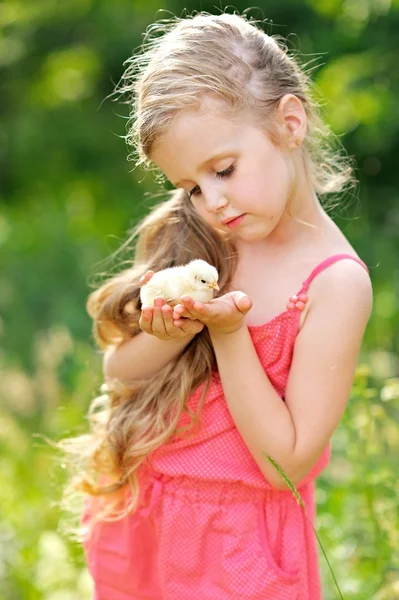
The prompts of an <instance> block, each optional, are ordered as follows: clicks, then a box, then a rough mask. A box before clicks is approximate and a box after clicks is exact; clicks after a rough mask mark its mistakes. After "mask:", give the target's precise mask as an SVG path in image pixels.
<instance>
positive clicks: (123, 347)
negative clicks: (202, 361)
mask: <svg viewBox="0 0 399 600" xmlns="http://www.w3.org/2000/svg"><path fill="white" fill-rule="evenodd" d="M139 325H140V328H141V329H142V332H140V333H139V334H137V335H135V336H134V337H133V338H132V339H130V340H128V341H127V342H123V343H122V344H120V345H119V346H117V347H112V348H111V349H110V350H107V352H106V353H105V356H104V362H103V371H104V376H105V379H106V380H107V379H118V380H119V381H121V382H122V383H125V384H128V383H129V382H130V381H134V380H138V379H151V378H152V377H153V376H154V375H156V374H157V373H158V371H159V370H160V369H162V368H163V367H165V366H166V365H167V364H168V363H169V362H171V361H172V360H174V359H175V358H176V357H177V356H178V355H179V354H180V353H181V352H182V351H183V350H184V348H185V347H186V346H187V345H188V344H189V342H191V340H192V339H193V338H194V337H195V335H197V333H199V332H200V331H202V329H203V328H204V325H203V324H202V323H200V322H199V321H197V320H191V319H181V320H180V321H179V325H178V326H177V325H175V321H174V319H173V310H172V308H171V307H170V306H168V305H167V304H165V302H164V300H163V299H162V298H157V299H156V300H155V306H154V308H152V307H144V308H143V310H142V312H141V317H140V320H139Z"/></svg>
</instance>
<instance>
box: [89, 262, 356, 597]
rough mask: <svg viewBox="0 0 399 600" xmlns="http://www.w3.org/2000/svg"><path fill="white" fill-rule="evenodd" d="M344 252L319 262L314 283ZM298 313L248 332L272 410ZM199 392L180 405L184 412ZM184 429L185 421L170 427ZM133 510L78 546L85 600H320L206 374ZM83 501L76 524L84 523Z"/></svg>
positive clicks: (298, 545)
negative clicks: (192, 424) (88, 578)
mask: <svg viewBox="0 0 399 600" xmlns="http://www.w3.org/2000/svg"><path fill="white" fill-rule="evenodd" d="M344 258H350V259H354V260H357V261H358V262H359V263H361V264H362V265H363V266H364V267H365V268H366V269H367V267H366V265H365V264H364V263H363V262H362V261H360V260H359V259H357V258H356V257H354V256H352V255H348V254H339V255H334V256H332V257H330V258H328V259H327V260H325V261H323V262H322V263H321V264H320V265H318V266H317V267H316V268H315V269H314V270H313V272H312V273H311V275H310V276H309V278H308V279H307V280H306V281H305V282H304V284H303V286H302V289H301V290H300V292H299V293H301V292H302V293H303V292H306V291H307V289H308V287H309V284H310V283H311V281H312V280H313V279H314V277H315V276H316V275H317V274H318V273H320V272H321V271H322V270H324V269H325V268H327V267H328V266H329V265H331V264H333V263H334V262H336V261H337V260H341V259H344ZM300 314H301V311H300V310H298V309H297V308H295V307H294V308H293V309H289V310H287V311H285V312H283V313H281V314H279V315H277V316H276V317H275V318H274V319H272V320H271V321H268V322H267V323H265V324H264V325H260V326H256V327H249V331H250V333H251V336H252V339H253V343H254V346H255V348H256V351H257V354H258V356H259V359H260V361H261V362H262V365H263V367H264V369H265V372H266V374H267V376H268V377H269V379H270V381H271V382H272V384H273V386H274V387H275V389H276V390H277V392H278V393H279V394H280V396H281V398H282V401H283V398H284V391H285V387H286V384H287V380H288V375H289V369H290V364H291V360H292V354H293V348H294V344H295V338H296V335H297V332H298V325H299V318H300ZM201 392H202V387H200V388H199V389H198V390H196V391H195V392H194V393H193V394H192V395H191V396H190V399H189V404H190V406H191V408H195V407H196V405H197V403H198V401H199V398H200V395H201ZM186 422H188V416H187V415H186V414H184V415H183V416H182V418H181V423H180V425H183V424H185V423H186ZM330 449H331V447H330V444H328V445H327V447H326V449H325V451H324V452H323V454H322V456H321V457H320V459H319V460H318V461H317V463H316V464H315V465H314V466H313V468H312V469H311V471H310V472H309V473H308V474H307V476H306V477H305V478H304V480H303V481H302V482H300V484H299V485H298V486H297V487H298V489H299V491H300V493H301V496H302V499H303V501H304V503H305V505H306V507H307V511H308V514H309V515H310V517H311V520H312V521H313V522H314V520H315V501H314V486H315V478H316V477H317V475H318V474H319V473H320V472H321V471H322V470H323V469H324V468H325V466H326V465H327V464H328V462H329V458H330ZM140 481H141V492H140V494H141V495H140V504H139V508H138V510H137V511H136V512H135V513H134V514H133V515H129V516H128V517H126V518H124V519H122V520H120V521H117V522H114V523H105V522H103V523H99V524H97V525H96V527H95V529H94V533H93V535H92V537H91V538H90V540H88V541H87V542H84V547H85V551H86V556H87V561H88V565H89V569H90V571H91V574H92V576H93V580H94V584H95V596H94V600H321V598H322V593H321V586H320V576H319V565H318V554H317V542H316V539H315V535H314V532H313V530H312V527H311V525H310V523H309V522H308V520H307V519H306V516H305V515H304V512H303V509H302V508H301V507H300V506H299V504H298V503H297V501H296V500H295V498H294V496H293V494H292V493H291V492H290V491H285V490H284V491H279V490H276V489H274V488H273V487H272V486H271V485H270V484H269V483H268V482H267V481H266V480H265V478H264V476H263V475H262V473H261V471H260V469H259V467H258V466H257V464H256V463H255V462H254V460H253V458H252V456H251V454H250V453H249V451H248V449H247V447H246V445H245V444H244V441H243V439H242V438H241V436H240V434H239V433H238V430H237V428H236V427H235V424H234V421H233V420H232V417H231V415H230V413H229V411H228V408H227V404H226V401H225V399H224V396H223V389H222V386H221V382H220V378H219V376H218V374H217V373H215V374H214V376H213V379H212V383H211V386H210V388H209V390H208V394H207V396H206V399H205V402H204V406H203V409H202V413H201V421H200V429H199V431H198V432H196V433H195V435H194V436H192V437H190V438H187V439H184V440H182V439H177V438H172V439H171V440H170V441H169V442H168V443H167V444H166V445H164V446H162V447H161V448H159V449H157V450H156V451H155V452H154V453H153V454H152V455H151V459H150V460H148V461H147V463H145V465H143V467H142V469H141V471H140ZM89 510H90V503H89V502H87V503H86V508H85V512H84V514H83V516H82V522H84V521H85V519H86V517H87V516H88V514H89Z"/></svg>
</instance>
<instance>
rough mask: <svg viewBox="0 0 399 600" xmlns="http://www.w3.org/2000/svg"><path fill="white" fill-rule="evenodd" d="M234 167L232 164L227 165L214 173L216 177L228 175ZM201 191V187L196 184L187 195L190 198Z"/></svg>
mask: <svg viewBox="0 0 399 600" xmlns="http://www.w3.org/2000/svg"><path fill="white" fill-rule="evenodd" d="M234 169H235V166H234V165H230V167H228V168H227V169H224V171H218V172H217V173H216V177H228V176H229V175H231V174H232V173H233V171H234ZM200 193H201V188H200V187H199V186H198V185H196V186H195V187H194V188H193V189H192V190H191V191H190V192H189V193H188V195H189V197H190V198H191V196H196V195H197V194H200Z"/></svg>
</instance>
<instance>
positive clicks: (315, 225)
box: [236, 194, 337, 259]
mask: <svg viewBox="0 0 399 600" xmlns="http://www.w3.org/2000/svg"><path fill="white" fill-rule="evenodd" d="M290 213H291V215H293V216H291V215H290V214H288V212H285V213H284V214H283V216H282V217H281V218H280V221H279V222H278V224H277V225H276V227H275V229H274V230H273V231H272V232H271V233H270V234H269V235H268V236H267V238H264V239H263V240H259V241H255V242H253V241H251V242H246V241H243V240H236V246H237V250H238V254H239V256H240V258H242V259H250V258H251V257H253V256H256V257H261V256H263V257H265V258H266V257H268V256H271V257H274V258H277V257H278V256H281V257H284V256H292V253H293V252H294V251H296V250H297V249H304V247H312V246H315V245H318V246H319V245H320V244H324V242H325V241H326V238H328V237H330V236H331V235H336V233H337V232H336V231H334V230H336V226H335V224H334V223H333V221H332V220H331V218H330V217H329V216H328V215H327V214H326V212H325V211H324V209H323V208H322V206H321V204H320V201H319V199H318V198H317V196H316V194H313V195H312V196H308V197H307V199H306V200H305V199H304V198H302V201H301V199H300V198H296V199H295V200H294V201H293V202H292V203H291V206H290ZM301 221H302V222H301Z"/></svg>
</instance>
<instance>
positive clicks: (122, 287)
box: [59, 13, 354, 520]
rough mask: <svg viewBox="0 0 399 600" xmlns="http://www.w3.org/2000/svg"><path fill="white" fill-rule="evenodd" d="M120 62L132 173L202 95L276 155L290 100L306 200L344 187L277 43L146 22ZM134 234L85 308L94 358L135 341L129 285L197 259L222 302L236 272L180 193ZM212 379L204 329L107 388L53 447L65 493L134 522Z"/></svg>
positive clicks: (301, 81)
mask: <svg viewBox="0 0 399 600" xmlns="http://www.w3.org/2000/svg"><path fill="white" fill-rule="evenodd" d="M160 34H163V35H160ZM126 63H127V68H126V70H125V73H124V75H123V76H122V79H121V81H120V83H119V84H118V86H117V87H116V89H115V92H114V94H115V95H117V96H123V95H127V102H128V103H129V105H130V106H131V114H130V116H131V119H130V120H129V126H128V127H129V129H128V133H127V136H126V139H127V141H128V143H130V144H131V145H132V147H133V148H134V152H135V159H136V163H137V165H142V166H144V167H146V168H147V169H153V168H154V166H153V164H152V161H151V154H152V151H153V149H154V144H155V142H156V141H157V140H158V139H159V138H160V136H162V134H163V133H165V132H166V131H167V130H168V128H169V127H170V126H171V124H172V122H173V120H174V119H175V118H176V117H177V116H178V115H179V114H180V113H181V112H182V111H184V110H186V109H190V108H196V107H198V106H199V103H200V101H201V98H202V97H203V96H204V94H212V95H215V96H217V97H219V98H222V99H224V100H226V101H227V102H228V105H229V106H230V108H231V111H232V114H233V113H239V111H242V110H247V109H248V108H250V109H251V111H252V112H253V115H254V116H255V117H256V118H257V120H258V122H259V123H260V124H261V125H262V127H264V128H265V129H266V131H267V132H268V133H269V135H270V137H271V139H272V140H273V141H274V142H275V143H276V144H277V143H279V135H278V130H277V128H276V127H275V120H274V118H273V117H274V114H275V111H276V108H277V106H278V104H279V101H280V100H281V98H282V97H283V96H284V95H285V94H288V93H290V94H294V95H296V96H297V97H298V98H299V99H300V100H301V102H302V104H303V106H304V109H305V111H306V115H307V123H308V129H307V135H306V139H305V140H304V143H303V146H302V148H301V152H302V160H303V165H304V167H305V169H306V172H307V175H308V177H309V178H310V181H311V183H312V186H313V188H314V190H315V192H316V193H317V194H318V195H319V196H323V195H325V194H331V193H336V192H341V191H343V190H344V189H346V188H347V187H348V186H351V185H352V184H353V182H354V180H353V174H352V165H351V160H350V159H349V157H347V156H346V155H344V151H343V148H342V147H341V146H340V145H339V144H338V146H339V147H338V148H334V146H336V145H337V139H336V138H335V136H334V135H333V134H332V133H331V131H330V129H329V128H328V127H327V125H325V124H324V122H323V120H322V118H321V116H320V113H319V107H318V104H317V102H316V100H315V99H314V98H313V96H312V89H311V81H310V78H309V76H308V75H307V74H305V72H304V70H302V69H301V67H300V66H299V65H298V64H297V62H296V60H295V58H294V57H293V56H290V55H289V53H288V51H287V48H286V47H285V46H284V44H283V43H282V42H281V40H279V39H278V38H277V36H269V35H266V34H265V33H264V32H263V31H262V29H260V28H258V27H257V26H256V24H255V23H252V22H250V21H249V20H248V19H246V18H245V17H241V16H239V15H236V14H234V15H233V14H220V15H217V16H216V15H210V14H207V13H199V14H197V15H195V16H193V17H188V18H184V19H179V18H174V19H171V20H168V21H166V22H159V23H156V24H154V25H152V26H151V27H149V29H148V31H147V33H146V36H145V39H144V44H143V46H142V48H141V49H140V52H139V53H138V54H136V55H134V56H133V57H131V58H130V59H129V60H128V61H126ZM126 63H125V64H126ZM135 235H136V236H137V243H136V247H135V257H134V263H133V266H132V267H131V268H128V269H126V270H124V271H123V272H121V273H120V274H118V275H115V276H114V277H112V278H111V279H110V280H109V281H107V282H106V283H105V284H104V285H102V286H101V287H100V288H99V289H98V290H96V291H94V292H93V293H92V294H91V295H90V297H89V299H88V303H87V309H88V312H89V314H90V316H91V317H92V318H93V322H94V336H95V339H96V341H97V343H98V345H99V347H100V348H101V349H102V350H106V349H108V348H109V347H110V346H117V345H119V344H121V343H123V342H124V341H126V340H128V339H130V338H131V337H132V336H134V335H136V334H137V333H139V331H140V329H139V325H138V321H139V317H140V308H141V307H140V301H139V280H140V277H141V275H143V274H144V273H145V272H146V270H148V269H152V270H154V271H158V270H161V269H164V268H167V267H170V266H174V265H177V264H184V263H186V262H188V261H189V260H191V259H193V258H203V259H205V260H207V261H208V262H209V263H211V264H213V265H215V267H216V268H217V269H218V271H219V274H220V288H221V289H220V294H223V293H225V292H226V291H228V289H229V285H230V282H231V280H232V276H233V274H234V271H235V268H236V264H237V256H236V252H235V248H234V245H233V243H232V241H231V240H229V239H228V237H226V236H225V235H224V234H222V233H220V232H217V231H214V230H212V229H211V228H210V227H209V226H208V225H207V224H206V223H205V221H204V220H203V219H202V218H201V217H200V216H199V215H198V214H197V213H196V212H195V210H194V208H193V207H192V205H191V203H190V200H189V198H188V195H187V193H186V192H184V191H182V190H180V191H175V192H174V193H173V194H172V195H171V197H170V199H168V200H167V201H165V202H163V203H161V204H160V205H159V206H157V207H156V208H155V209H154V210H153V211H152V212H151V214H150V215H149V216H147V217H146V218H145V219H144V220H143V221H142V223H141V224H140V225H139V226H138V228H137V230H136V232H135ZM214 368H215V356H214V352H213V348H212V345H211V343H210V339H209V335H208V333H207V330H206V328H204V329H203V330H202V331H201V333H199V334H198V335H196V336H195V338H194V339H193V340H192V341H191V342H190V343H189V344H188V345H187V347H186V348H185V349H184V350H183V351H182V353H181V355H180V356H179V357H177V358H176V359H175V360H174V361H172V362H171V363H170V364H169V365H167V366H165V367H164V368H163V369H161V370H160V372H159V373H158V374H157V375H156V376H155V377H154V378H152V379H151V380H150V381H145V382H142V381H137V382H132V383H131V384H129V386H127V385H123V384H122V383H121V382H116V381H114V382H113V384H112V385H111V384H110V385H109V386H108V389H107V390H106V393H105V394H104V395H102V396H101V397H100V398H99V399H98V398H97V399H95V400H94V401H93V403H92V405H91V407H90V410H89V418H90V422H91V425H92V431H91V433H90V434H87V435H86V436H80V437H79V438H74V439H65V440H61V442H60V444H59V445H60V447H62V449H63V450H64V451H65V452H67V453H68V454H69V455H70V456H71V457H74V458H75V467H76V474H75V476H74V478H73V479H72V481H71V484H70V486H69V487H68V489H67V492H68V490H75V491H76V490H78V491H81V492H84V493H86V494H89V495H91V496H97V497H103V498H104V499H107V498H108V500H110V499H111V498H112V499H113V502H110V501H108V502H104V503H103V511H102V512H101V513H100V514H101V516H102V517H103V518H107V519H110V520H111V519H113V518H120V517H121V516H123V515H125V514H127V513H129V512H130V511H133V510H134V509H135V508H136V506H137V500H138V493H139V485H138V467H139V466H140V465H141V464H142V463H143V461H144V460H145V459H146V458H147V457H149V456H150V455H151V453H152V452H153V451H154V450H155V449H156V448H158V447H159V446H161V445H162V444H165V443H166V442H167V441H168V439H170V437H171V436H172V435H179V434H184V433H187V432H182V431H178V430H177V424H178V421H179V419H180V417H181V415H182V412H183V411H184V410H187V411H188V412H189V414H190V416H191V419H192V421H191V425H194V424H195V423H196V422H198V418H199V414H200V410H201V407H202V403H203V402H202V401H203V399H204V397H205V394H206V389H207V386H205V388H204V393H203V394H202V401H201V402H200V405H199V409H198V412H197V413H196V414H195V415H193V414H192V413H191V412H190V411H189V410H188V407H187V399H188V396H189V394H190V392H191V391H192V390H194V389H195V388H197V387H198V386H199V385H200V384H202V383H203V382H207V383H209V381H210V378H211V374H212V371H213V369H214ZM99 408H100V409H102V410H99ZM189 429H190V428H189ZM191 431H193V428H192V427H191ZM82 457H83V458H82ZM126 486H128V488H129V489H130V491H131V502H130V504H129V505H127V506H125V508H124V509H123V510H122V511H119V513H118V514H116V513H115V508H116V506H117V503H118V498H119V499H120V497H118V491H121V490H123V489H126ZM115 493H116V496H115Z"/></svg>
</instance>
